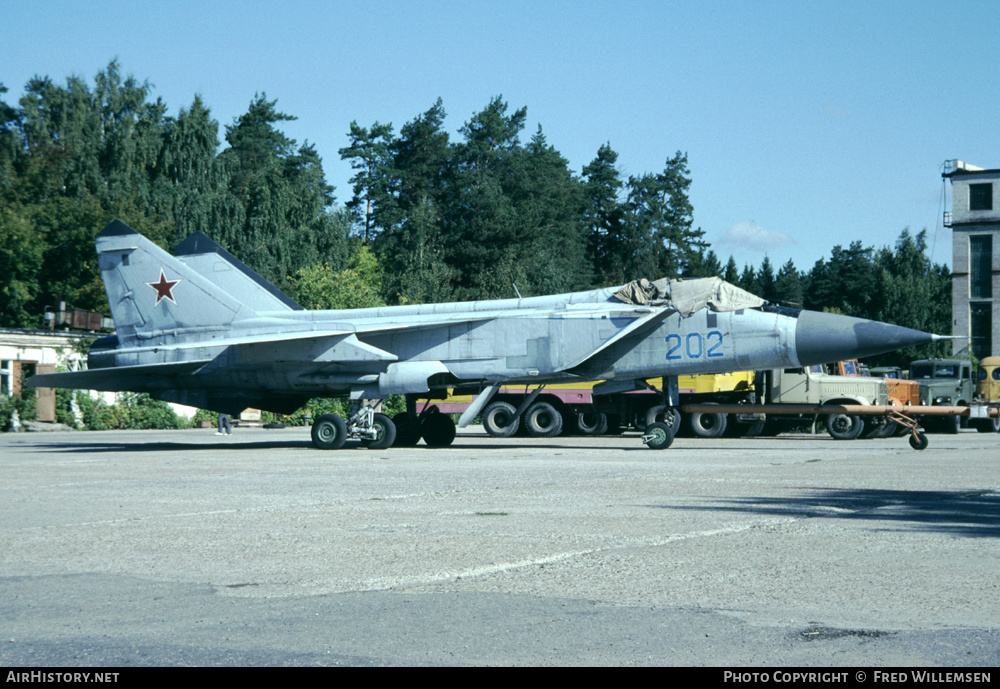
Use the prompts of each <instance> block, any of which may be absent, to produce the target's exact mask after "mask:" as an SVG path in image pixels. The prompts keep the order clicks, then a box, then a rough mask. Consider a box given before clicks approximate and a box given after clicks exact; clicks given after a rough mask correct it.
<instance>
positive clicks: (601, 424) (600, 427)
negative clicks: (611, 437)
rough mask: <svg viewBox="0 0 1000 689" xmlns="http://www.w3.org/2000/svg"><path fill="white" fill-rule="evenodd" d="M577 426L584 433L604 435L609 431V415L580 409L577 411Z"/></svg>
mask: <svg viewBox="0 0 1000 689" xmlns="http://www.w3.org/2000/svg"><path fill="white" fill-rule="evenodd" d="M576 428H577V430H578V431H580V433H581V434H583V435H604V434H605V433H607V432H608V415H607V414H600V413H598V412H595V411H579V412H577V413H576Z"/></svg>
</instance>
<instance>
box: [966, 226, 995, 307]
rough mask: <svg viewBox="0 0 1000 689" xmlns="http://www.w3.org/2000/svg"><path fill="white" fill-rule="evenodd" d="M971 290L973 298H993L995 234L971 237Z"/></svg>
mask: <svg viewBox="0 0 1000 689" xmlns="http://www.w3.org/2000/svg"><path fill="white" fill-rule="evenodd" d="M969 268H970V270H969V292H970V294H971V296H972V298H973V299H992V298H993V235H989V234H987V235H973V236H971V237H969Z"/></svg>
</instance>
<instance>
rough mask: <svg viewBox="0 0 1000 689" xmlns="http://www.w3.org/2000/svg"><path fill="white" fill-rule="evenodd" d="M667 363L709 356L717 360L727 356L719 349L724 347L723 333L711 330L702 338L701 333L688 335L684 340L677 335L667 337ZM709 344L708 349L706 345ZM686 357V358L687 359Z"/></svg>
mask: <svg viewBox="0 0 1000 689" xmlns="http://www.w3.org/2000/svg"><path fill="white" fill-rule="evenodd" d="M666 342H667V345H668V349H667V361H677V360H680V359H684V358H688V359H700V358H702V357H703V356H707V357H708V358H710V359H716V358H719V357H722V356H725V354H723V353H722V352H721V351H719V348H720V347H722V333H721V332H719V331H718V330H709V331H708V333H706V334H705V336H704V337H702V334H701V333H688V334H687V335H686V336H685V337H684V338H683V339H682V338H681V336H680V335H678V334H677V333H671V334H670V335H667V339H666ZM706 344H708V349H707V350H706V349H705V345H706ZM685 355H686V357H685Z"/></svg>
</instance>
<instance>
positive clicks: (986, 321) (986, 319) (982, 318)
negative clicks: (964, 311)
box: [969, 302, 993, 359]
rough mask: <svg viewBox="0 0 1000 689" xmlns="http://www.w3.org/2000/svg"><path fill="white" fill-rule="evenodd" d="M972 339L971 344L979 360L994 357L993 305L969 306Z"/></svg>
mask: <svg viewBox="0 0 1000 689" xmlns="http://www.w3.org/2000/svg"><path fill="white" fill-rule="evenodd" d="M969 320H970V321H971V323H970V325H971V326H972V333H971V334H972V338H971V340H972V341H971V342H970V343H969V344H970V346H971V348H972V353H973V354H975V355H976V357H977V358H978V359H985V358H986V357H988V356H992V355H993V305H992V304H990V303H985V304H984V303H982V302H973V303H971V304H969Z"/></svg>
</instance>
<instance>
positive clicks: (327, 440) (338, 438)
mask: <svg viewBox="0 0 1000 689" xmlns="http://www.w3.org/2000/svg"><path fill="white" fill-rule="evenodd" d="M312 441H313V445H314V446H316V447H317V448H319V449H320V450H339V449H340V448H342V447H343V446H344V443H345V442H346V441H347V424H346V423H344V420H343V419H342V418H340V417H339V416H337V415H336V414H321V415H320V416H319V417H318V418H317V419H316V421H314V422H313V425H312Z"/></svg>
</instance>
